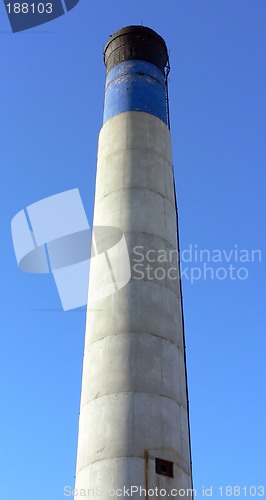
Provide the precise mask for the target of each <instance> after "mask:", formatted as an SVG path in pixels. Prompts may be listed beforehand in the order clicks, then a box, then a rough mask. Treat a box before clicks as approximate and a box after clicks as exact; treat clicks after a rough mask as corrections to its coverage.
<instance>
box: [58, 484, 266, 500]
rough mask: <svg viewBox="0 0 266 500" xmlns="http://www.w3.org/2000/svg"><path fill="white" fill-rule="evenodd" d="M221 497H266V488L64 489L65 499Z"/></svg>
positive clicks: (138, 487)
mask: <svg viewBox="0 0 266 500" xmlns="http://www.w3.org/2000/svg"><path fill="white" fill-rule="evenodd" d="M214 495H215V496H216V498H217V496H219V497H248V498H250V497H254V498H255V497H264V496H265V487H264V486H254V485H252V486H230V485H227V486H218V487H214V486H209V487H205V486H202V488H199V489H196V488H193V489H191V488H188V489H183V488H180V489H175V488H173V489H171V490H170V491H167V490H166V489H164V488H162V489H159V488H157V487H156V488H153V489H152V488H150V489H149V490H146V489H145V488H142V486H131V487H130V488H126V487H123V488H118V489H116V490H115V489H109V490H104V489H103V488H101V487H100V486H97V488H95V489H80V490H78V489H73V488H72V487H71V486H65V487H64V496H65V497H70V496H73V497H79V498H82V497H83V498H86V497H95V496H96V497H97V496H98V497H101V496H107V497H108V496H109V497H110V498H112V497H136V496H138V497H144V498H149V497H158V498H160V497H166V498H167V497H170V496H172V497H183V498H193V497H194V498H195V497H196V496H198V497H204V498H208V497H212V496H214Z"/></svg>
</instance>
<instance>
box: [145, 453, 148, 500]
mask: <svg viewBox="0 0 266 500" xmlns="http://www.w3.org/2000/svg"><path fill="white" fill-rule="evenodd" d="M144 471H145V498H146V500H149V493H148V492H149V452H148V450H144Z"/></svg>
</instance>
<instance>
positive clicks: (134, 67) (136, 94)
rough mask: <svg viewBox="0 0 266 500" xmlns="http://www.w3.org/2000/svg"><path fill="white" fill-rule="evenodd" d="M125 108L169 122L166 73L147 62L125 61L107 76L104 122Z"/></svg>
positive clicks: (125, 109)
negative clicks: (164, 74)
mask: <svg viewBox="0 0 266 500" xmlns="http://www.w3.org/2000/svg"><path fill="white" fill-rule="evenodd" d="M125 111H144V112H145V113H150V114H151V115H154V116H157V117H158V118H160V119H161V120H162V121H163V122H164V123H166V124H167V106H166V88H165V81H164V76H163V74H162V72H161V71H160V70H159V69H158V68H157V67H156V66H154V65H153V64H151V63H149V62H146V61H138V60H136V61H125V62H122V63H120V64H118V65H117V66H115V67H114V68H112V69H111V70H110V71H109V73H108V75H107V78H106V85H105V102H104V115H103V122H104V123H105V122H106V121H107V120H109V118H112V116H115V115H118V114H119V113H123V112H125Z"/></svg>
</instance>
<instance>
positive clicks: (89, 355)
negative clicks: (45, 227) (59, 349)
mask: <svg viewBox="0 0 266 500" xmlns="http://www.w3.org/2000/svg"><path fill="white" fill-rule="evenodd" d="M104 62H105V65H106V86H105V102H104V117H103V127H102V129H101V131H100V135H99V147H98V164H97V177H96V193H95V205H94V221H93V226H94V229H95V232H94V243H95V246H94V252H95V253H94V257H92V259H91V270H90V281H89V297H88V311H87V325H86V339H85V351H84V364H83V380H82V393H81V407H80V420H79V436H78V452H77V468H76V485H75V488H76V498H84V497H85V498H86V496H89V494H90V495H91V496H92V495H93V494H94V496H97V495H98V496H101V498H103V499H104V500H107V499H109V498H121V497H122V498H126V497H128V496H131V497H133V498H141V497H142V498H146V499H149V500H151V499H153V498H163V497H164V496H166V497H168V498H169V499H172V498H191V497H192V490H191V489H192V479H191V450H190V434H189V417H188V396H187V377H186V361H185V345H184V328H183V312H182V296H181V285H180V278H179V260H178V228H177V211H176V201H175V189H174V177H173V167H172V165H173V163H172V153H171V136H170V130H169V112H168V92H167V76H168V71H169V60H168V51H167V47H166V44H165V42H164V40H163V39H162V38H161V36H159V35H158V34H157V33H155V32H154V31H153V30H152V29H150V28H147V27H144V26H128V27H125V28H123V29H121V30H119V31H117V32H116V33H115V34H114V35H113V36H111V37H110V38H109V40H108V42H107V44H106V46H105V50H104ZM101 228H102V231H100V232H98V233H97V230H98V231H99V229H101ZM116 231H118V232H120V234H121V235H123V238H124V239H125V242H126V248H127V250H128V255H127V258H128V261H127V258H126V257H123V252H122V250H121V248H122V247H121V246H120V247H119V245H117V240H116V234H115V232H116ZM115 248H116V250H114V251H113V254H112V249H115ZM108 249H109V250H108ZM123 249H124V247H123ZM112 259H113V260H112ZM125 262H126V263H127V262H129V263H130V276H129V278H128V280H124V281H123V279H124V277H125V274H126V273H125V269H124V264H125ZM113 263H116V264H115V265H116V269H113V267H112V266H113ZM117 265H118V267H117ZM117 269H118V272H117ZM119 269H121V276H122V277H121V276H120V278H121V279H120V278H119V277H118V278H117V275H119ZM108 280H109V281H110V283H111V284H112V285H113V288H109V289H108V287H107V288H106V283H107V282H108ZM127 281H128V282H127ZM121 283H122V284H121ZM103 285H104V286H105V288H103ZM103 289H104V292H102V290H103ZM106 290H107V291H106ZM108 290H109V291H108ZM89 492H90V493H89ZM165 492H166V494H165ZM129 493H130V494H129Z"/></svg>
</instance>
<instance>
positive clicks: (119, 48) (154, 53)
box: [104, 26, 168, 74]
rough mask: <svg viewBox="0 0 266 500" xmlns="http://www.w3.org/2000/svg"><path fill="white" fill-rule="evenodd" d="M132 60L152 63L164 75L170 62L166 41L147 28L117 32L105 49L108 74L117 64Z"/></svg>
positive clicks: (126, 28)
mask: <svg viewBox="0 0 266 500" xmlns="http://www.w3.org/2000/svg"><path fill="white" fill-rule="evenodd" d="M132 60H142V61H147V62H150V63H152V64H154V65H155V66H157V67H158V68H159V69H160V70H161V72H162V73H163V74H164V69H165V66H166V64H167V61H168V52H167V47H166V43H165V41H164V39H163V38H162V37H161V36H160V35H158V33H156V32H155V31H154V30H152V29H151V28H148V27H146V26H126V27H125V28H122V29H120V30H118V31H116V32H115V33H114V34H113V35H111V36H110V38H109V40H108V42H107V44H106V45H105V48H104V63H105V66H106V71H107V73H108V72H109V71H110V69H112V68H113V67H114V66H116V65H117V64H119V63H121V62H124V61H132Z"/></svg>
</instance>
